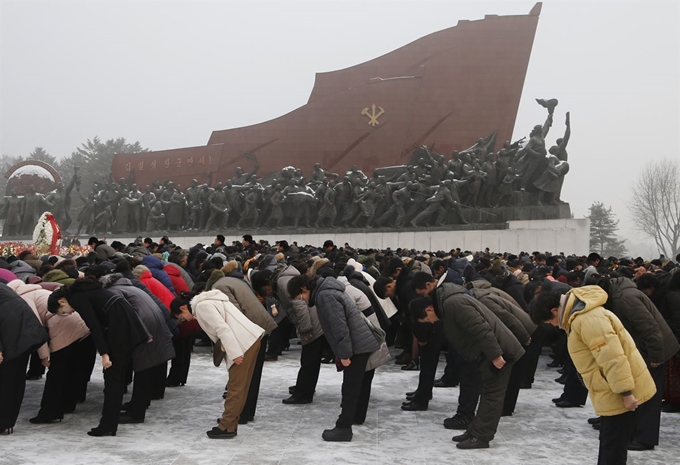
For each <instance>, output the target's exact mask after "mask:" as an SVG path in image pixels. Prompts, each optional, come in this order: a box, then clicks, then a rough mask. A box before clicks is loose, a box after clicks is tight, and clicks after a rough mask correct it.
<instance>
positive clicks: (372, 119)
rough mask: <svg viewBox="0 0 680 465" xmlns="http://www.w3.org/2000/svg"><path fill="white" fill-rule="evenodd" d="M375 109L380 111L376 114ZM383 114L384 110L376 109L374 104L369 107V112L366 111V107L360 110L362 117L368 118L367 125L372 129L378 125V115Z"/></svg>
mask: <svg viewBox="0 0 680 465" xmlns="http://www.w3.org/2000/svg"><path fill="white" fill-rule="evenodd" d="M376 108H377V109H378V110H380V111H378V112H376ZM383 113H385V110H383V108H382V107H376V106H375V103H374V104H373V105H371V112H369V111H368V107H366V108H364V109H363V110H361V114H362V115H364V116H368V118H369V120H368V124H370V125H371V126H373V127H375V126H377V125H378V124H380V122H379V121H378V118H380V115H382V114H383Z"/></svg>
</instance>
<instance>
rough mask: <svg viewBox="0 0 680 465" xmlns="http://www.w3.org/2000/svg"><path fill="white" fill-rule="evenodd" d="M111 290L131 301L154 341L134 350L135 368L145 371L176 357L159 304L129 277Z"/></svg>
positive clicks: (117, 283)
mask: <svg viewBox="0 0 680 465" xmlns="http://www.w3.org/2000/svg"><path fill="white" fill-rule="evenodd" d="M109 290H110V291H111V292H113V293H114V294H117V295H119V296H121V297H124V298H125V300H127V301H128V302H130V305H132V308H134V309H135V311H136V312H137V314H138V315H139V319H140V320H142V323H144V325H145V326H146V329H147V331H149V334H151V337H152V338H153V341H152V342H149V343H146V344H141V345H139V346H137V347H136V348H135V349H134V351H133V352H132V366H133V368H134V370H135V371H136V372H140V371H144V370H146V369H149V368H152V367H155V366H156V365H159V364H161V363H164V362H167V361H168V360H171V359H173V358H175V349H174V348H173V345H172V333H171V332H170V330H169V329H168V325H167V324H166V322H165V316H164V315H163V314H162V313H161V309H159V308H158V305H156V303H155V302H154V301H153V300H152V299H151V298H150V297H149V296H148V295H146V293H145V292H144V291H142V290H141V289H137V288H136V287H135V286H134V285H133V284H132V282H131V281H130V280H129V279H127V278H120V279H118V281H116V282H115V283H114V284H113V285H112V286H111V287H110V288H109Z"/></svg>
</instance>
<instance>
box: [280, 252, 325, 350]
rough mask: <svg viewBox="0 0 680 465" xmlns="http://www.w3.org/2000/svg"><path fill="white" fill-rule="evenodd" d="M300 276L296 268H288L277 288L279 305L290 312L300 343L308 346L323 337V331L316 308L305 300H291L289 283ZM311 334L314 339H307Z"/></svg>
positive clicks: (282, 272)
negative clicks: (294, 277)
mask: <svg viewBox="0 0 680 465" xmlns="http://www.w3.org/2000/svg"><path fill="white" fill-rule="evenodd" d="M299 274H300V272H299V271H298V270H297V269H296V268H295V267H294V266H290V265H288V266H286V267H285V268H284V269H283V270H282V271H281V272H280V273H279V274H278V278H277V279H276V287H277V289H278V292H277V294H278V296H279V303H280V304H281V306H282V307H283V308H284V309H286V312H288V319H289V320H290V321H291V322H292V323H293V324H294V325H295V326H296V327H297V330H298V335H299V336H300V342H301V343H302V345H306V344H309V343H310V342H312V341H314V340H316V339H318V338H319V336H321V335H323V329H322V328H321V322H319V315H318V314H317V311H316V307H309V306H308V305H307V302H305V301H304V300H300V299H291V298H290V295H289V294H288V281H290V280H291V279H292V278H293V276H298V275H299ZM309 334H311V335H312V337H311V338H309V339H306V338H305V336H307V335H309Z"/></svg>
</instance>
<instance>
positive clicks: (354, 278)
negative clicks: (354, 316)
mask: <svg viewBox="0 0 680 465" xmlns="http://www.w3.org/2000/svg"><path fill="white" fill-rule="evenodd" d="M345 276H346V277H347V280H348V281H349V283H350V284H351V285H352V286H354V287H356V288H357V289H359V290H360V291H361V292H363V293H364V295H366V297H368V300H370V301H371V307H373V310H375V316H377V317H378V321H379V322H380V327H381V328H382V329H384V330H385V331H387V328H389V327H390V325H391V324H392V323H391V322H390V319H389V318H387V315H386V314H385V310H383V308H382V305H380V301H378V299H377V298H376V296H375V294H374V293H373V291H372V290H371V288H370V286H369V285H368V281H367V280H366V278H365V277H364V275H363V274H361V273H359V272H358V271H356V270H354V271H352V272H351V273H347V268H346V269H345Z"/></svg>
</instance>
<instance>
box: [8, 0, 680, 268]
mask: <svg viewBox="0 0 680 465" xmlns="http://www.w3.org/2000/svg"><path fill="white" fill-rule="evenodd" d="M533 5H534V2H532V1H527V2H519V1H502V2H481V1H474V2H473V1H468V2H458V1H451V0H447V1H420V0H417V1H416V0H411V1H387V0H386V1H379V0H372V1H367V0H364V1H357V2H354V1H342V2H341V1H321V0H316V1H287V0H279V1H276V2H274V1H270V2H263V1H252V0H251V1H245V0H242V1H238V2H235V1H211V2H208V1H199V0H195V1H173V2H168V1H152V0H137V1H103V0H102V1H100V0H90V1H61V0H51V1H31V0H21V1H12V0H0V31H1V32H0V34H1V35H0V38H1V44H0V47H1V54H0V67H1V68H0V152H1V153H2V154H8V155H24V156H25V155H28V153H29V152H30V151H31V150H33V148H35V147H36V146H42V147H44V148H45V149H46V150H47V151H48V152H50V153H51V154H52V155H56V156H63V155H68V154H70V153H71V152H72V151H73V150H74V149H75V148H76V147H77V146H79V145H80V143H81V142H84V141H85V140H86V139H87V138H92V137H94V136H95V135H98V136H99V137H101V138H102V139H109V138H115V137H125V138H126V139H128V140H129V141H137V140H139V141H140V142H141V144H142V145H143V146H146V147H149V148H151V149H156V150H160V149H168V148H178V147H188V146H195V145H205V144H206V143H207V141H208V138H209V137H210V133H211V131H212V130H217V129H228V128H233V127H239V126H245V125H249V124H255V123H259V122H262V121H266V120H268V119H271V118H274V117H277V116H280V115H282V114H285V113H287V112H289V111H291V110H293V109H295V108H297V107H299V106H301V105H303V104H305V103H306V102H307V99H308V97H309V94H310V92H311V90H312V86H313V84H314V74H315V73H316V72H323V71H332V70H335V69H341V68H345V67H348V66H352V65H355V64H358V63H361V62H363V61H366V60H369V59H371V58H374V57H377V56H380V55H382V54H384V53H387V52H390V51H391V50H394V49H396V48H398V47H400V46H402V45H405V44H407V43H409V42H411V41H413V40H416V39H418V38H420V37H422V36H424V35H427V34H430V33H432V32H435V31H438V30H441V29H445V28H447V27H451V26H454V25H455V24H456V22H457V21H458V20H459V19H470V20H474V19H481V18H483V16H484V14H498V15H508V14H527V13H528V12H529V10H530V9H531V8H532V7H533ZM679 16H680V7H679V2H677V1H673V0H669V1H660V2H653V1H644V2H642V1H640V2H623V1H607V2H593V1H574V0H570V1H558V0H547V1H545V2H544V3H543V11H542V13H541V17H540V20H539V23H538V30H537V33H536V39H535V42H534V48H533V52H532V56H531V62H530V64H529V69H528V72H527V77H526V82H525V85H524V91H523V94H522V101H521V104H520V108H519V113H518V116H517V121H516V124H515V134H514V136H515V137H514V139H517V138H519V137H522V136H524V135H527V134H528V132H529V130H530V128H531V127H532V126H533V125H534V124H537V123H542V122H543V120H544V118H545V110H544V109H543V108H541V107H539V106H538V105H537V104H536V103H535V102H534V98H536V97H541V98H552V97H556V98H558V99H559V101H560V104H559V106H558V108H557V111H556V118H555V124H554V126H553V129H552V132H551V134H549V136H548V143H550V144H552V143H554V139H555V138H556V137H559V136H561V133H562V132H563V130H564V126H563V123H564V112H565V111H571V120H572V130H573V132H572V139H571V142H570V144H569V148H568V149H569V155H570V159H569V161H570V165H571V171H570V173H569V174H568V175H567V178H566V181H565V186H564V191H563V195H562V198H563V199H564V200H566V201H568V202H570V203H571V206H572V210H573V211H574V214H575V216H577V217H581V216H584V215H585V214H587V209H588V207H589V206H590V204H591V203H592V202H593V201H596V200H597V201H602V202H604V203H605V204H607V205H611V206H612V207H613V209H614V212H615V213H616V214H617V215H618V217H619V218H620V219H621V235H622V236H623V237H626V238H628V239H629V240H631V242H633V243H632V244H631V243H629V245H630V246H631V247H630V248H631V249H632V251H633V252H635V253H640V254H642V253H644V254H646V255H651V254H652V250H653V249H650V248H649V247H648V246H647V245H645V243H643V242H642V241H640V239H641V236H639V235H637V234H635V233H634V232H633V231H632V221H630V220H629V218H628V212H627V209H626V203H627V199H629V198H630V184H631V182H632V181H633V180H634V179H635V178H636V176H637V173H638V172H639V171H640V169H641V167H642V166H643V165H644V163H645V161H647V160H651V159H657V158H662V157H664V156H667V157H679V156H680V154H679V148H680V147H679V142H678V128H680V99H679V93H680V92H679V90H680V70H679V68H680V65H679V62H680V27H679ZM656 137H661V140H662V142H663V144H661V145H660V146H658V147H657V146H656V144H655V143H653V142H652V140H653V139H654V138H656Z"/></svg>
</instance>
